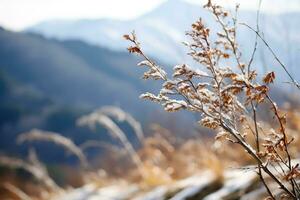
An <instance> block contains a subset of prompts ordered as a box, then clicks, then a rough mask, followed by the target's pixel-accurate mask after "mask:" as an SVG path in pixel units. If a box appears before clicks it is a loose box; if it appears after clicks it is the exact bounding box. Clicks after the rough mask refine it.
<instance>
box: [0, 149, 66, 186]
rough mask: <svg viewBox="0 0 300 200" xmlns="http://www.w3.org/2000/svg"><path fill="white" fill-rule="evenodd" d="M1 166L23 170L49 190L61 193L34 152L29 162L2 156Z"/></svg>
mask: <svg viewBox="0 0 300 200" xmlns="http://www.w3.org/2000/svg"><path fill="white" fill-rule="evenodd" d="M0 165H3V166H6V167H9V168H13V169H23V170H25V171H27V172H29V173H30V174H32V175H33V177H35V178H36V179H37V180H38V181H40V182H41V183H43V185H44V186H46V188H47V189H48V190H50V191H56V192H57V191H61V188H60V187H59V186H58V185H57V184H56V183H55V182H54V181H53V179H52V178H51V177H50V176H49V174H48V171H47V168H46V167H45V166H44V165H43V164H42V163H41V162H40V161H39V160H38V158H37V156H36V154H35V152H34V151H31V152H30V155H29V161H24V160H22V159H19V158H13V157H8V156H4V155H1V156H0Z"/></svg>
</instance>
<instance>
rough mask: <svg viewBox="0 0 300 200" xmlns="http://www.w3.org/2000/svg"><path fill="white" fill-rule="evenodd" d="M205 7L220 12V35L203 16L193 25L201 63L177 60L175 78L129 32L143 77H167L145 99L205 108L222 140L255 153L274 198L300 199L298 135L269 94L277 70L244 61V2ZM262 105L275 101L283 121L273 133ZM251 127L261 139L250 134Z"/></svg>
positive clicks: (169, 107)
mask: <svg viewBox="0 0 300 200" xmlns="http://www.w3.org/2000/svg"><path fill="white" fill-rule="evenodd" d="M204 7H205V8H206V9H208V10H209V11H210V12H211V13H212V14H213V15H214V17H215V19H216V22H217V24H218V25H219V27H220V31H219V32H218V33H216V38H217V39H216V40H214V41H212V40H211V38H212V37H211V31H210V29H209V28H208V27H206V26H205V23H204V22H203V20H202V19H199V20H198V21H196V22H195V23H194V24H192V30H191V31H189V32H187V33H186V34H187V35H188V36H189V37H190V39H191V40H190V42H185V43H184V44H185V46H187V48H188V49H189V53H188V54H189V55H190V56H191V57H192V58H193V60H195V61H196V62H197V63H198V64H199V66H189V65H187V64H180V65H176V66H175V67H174V72H173V75H172V77H170V76H168V75H167V73H166V72H165V71H164V70H163V68H161V67H160V66H159V65H157V64H156V63H155V62H154V61H152V60H151V59H150V58H149V57H147V56H146V55H145V54H144V52H143V51H142V49H141V46H140V43H139V42H138V41H137V37H136V35H135V33H134V32H132V34H130V35H124V38H125V39H126V40H128V41H130V42H131V43H132V46H130V47H129V48H128V50H129V52H130V53H135V54H138V55H139V56H141V57H142V58H143V59H144V61H142V62H141V63H139V64H138V66H143V67H146V68H147V69H148V71H146V72H145V73H144V76H143V78H144V79H154V80H161V81H163V84H162V88H161V90H160V92H159V93H158V94H152V93H149V92H147V93H145V94H142V95H141V98H143V99H148V100H151V101H154V102H157V103H159V104H161V105H162V106H163V107H164V109H165V110H166V111H168V112H174V111H179V110H182V109H185V110H188V111H191V112H197V113H200V114H201V117H200V120H199V123H200V124H201V125H203V126H205V127H208V128H211V129H214V130H217V131H218V134H217V137H216V138H217V139H220V138H225V139H227V140H228V141H230V142H233V143H235V144H239V145H241V146H242V147H243V148H244V149H245V151H246V152H247V153H248V154H249V155H250V156H251V157H252V158H253V160H254V161H255V163H256V164H257V173H258V175H259V177H260V178H261V181H262V183H263V184H264V186H265V188H266V189H267V191H268V194H269V196H270V197H269V198H271V199H275V198H277V196H276V195H277V194H280V195H286V196H288V197H289V198H291V199H299V198H300V188H299V184H298V183H299V182H298V183H297V180H299V167H298V166H299V165H298V164H293V163H292V158H291V154H290V152H289V145H290V144H291V142H292V139H289V138H288V135H287V132H286V118H285V115H284V114H282V113H281V112H280V111H279V109H278V107H277V105H276V103H275V102H274V101H273V100H272V99H271V97H270V94H269V90H270V87H269V85H270V84H272V83H273V82H274V80H275V73H274V72H270V73H268V74H266V75H265V76H264V78H263V80H261V81H259V80H258V77H257V73H256V71H255V70H253V69H252V68H251V62H252V61H251V62H249V63H248V64H247V63H244V62H242V59H241V52H240V50H239V46H238V43H237V39H236V32H237V14H236V13H237V10H238V6H237V8H236V12H235V13H233V14H231V13H229V12H226V11H224V9H223V8H222V7H221V6H219V5H216V4H213V3H212V2H211V1H208V3H207V4H206V5H205V6H204ZM254 53H255V52H254ZM252 59H253V58H251V60H252ZM224 63H232V64H230V66H227V65H225V64H224ZM261 104H269V107H270V106H271V110H270V112H272V113H273V115H274V118H275V119H276V120H277V122H276V123H277V126H278V127H277V128H276V129H275V128H274V130H273V129H272V130H269V131H268V133H265V131H263V130H261V127H260V124H259V122H258V118H257V112H258V110H259V109H262V107H261ZM247 130H248V131H247ZM249 130H250V132H251V133H252V138H254V141H255V142H254V143H255V144H252V142H251V136H249V134H247V132H249ZM269 180H271V181H273V183H274V184H277V186H279V187H278V188H279V192H278V190H277V189H273V188H272V189H270V186H269V185H270V182H269Z"/></svg>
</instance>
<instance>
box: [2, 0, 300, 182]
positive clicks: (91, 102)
mask: <svg viewBox="0 0 300 200" xmlns="http://www.w3.org/2000/svg"><path fill="white" fill-rule="evenodd" d="M204 2H205V1H196V0H189V1H185V0H167V1H164V0H151V1H148V0H127V1H123V0H110V1H106V0H26V1H24V0H0V137H1V138H0V152H1V154H5V155H10V156H14V157H19V158H25V157H26V156H27V154H28V150H29V149H30V147H32V146H33V147H34V148H35V149H38V156H39V158H40V159H41V160H42V161H43V162H44V163H47V166H48V167H49V169H50V170H51V171H52V173H53V176H55V177H56V179H57V180H58V182H59V183H60V184H62V185H63V184H64V183H65V182H66V180H65V179H64V178H61V177H62V174H63V172H65V171H68V170H69V171H70V170H71V169H72V170H76V168H77V166H78V161H77V159H76V158H74V157H72V156H70V155H69V154H68V153H62V152H63V151H62V149H61V148H59V147H58V148H57V147H55V145H54V144H45V143H38V142H37V143H34V144H22V145H20V144H17V143H16V138H17V136H18V134H20V133H22V132H26V131H29V130H31V129H33V128H39V129H42V130H47V131H53V132H57V133H60V134H62V135H63V136H66V137H68V138H70V139H72V141H74V143H75V144H81V143H83V142H84V141H86V140H98V141H104V142H107V143H110V144H115V145H118V143H117V142H115V140H114V139H112V138H111V137H110V136H109V135H108V134H105V132H106V130H105V129H103V128H99V129H97V130H96V132H97V133H96V134H94V133H93V134H92V133H91V131H90V130H89V129H88V128H84V127H78V126H77V125H76V120H77V119H78V118H79V117H80V116H82V115H84V114H87V113H89V112H91V111H93V110H95V109H97V108H99V107H101V106H105V105H113V106H118V107H120V108H122V109H123V110H125V111H126V112H128V113H130V114H131V115H132V116H134V117H135V118H136V119H137V120H138V121H139V122H140V123H141V124H142V127H143V129H144V132H145V134H150V133H151V130H152V129H151V127H152V124H159V125H161V126H162V127H164V128H166V129H168V130H169V132H170V133H172V134H173V135H174V136H178V137H180V138H192V137H197V136H199V135H202V136H207V137H209V135H210V132H209V131H208V130H206V129H200V128H198V125H197V123H196V122H197V115H195V114H188V113H185V112H180V113H179V114H178V113H176V114H168V113H165V112H164V111H163V108H161V107H160V106H157V105H154V104H153V103H151V102H146V101H142V100H140V99H139V95H140V94H141V93H143V92H146V91H154V92H155V91H157V90H158V89H159V87H158V86H159V83H153V82H145V81H143V80H141V79H140V76H141V75H142V73H143V72H142V70H141V69H139V68H136V63H138V62H139V58H137V57H135V56H133V55H129V54H128V53H127V50H126V47H127V46H128V43H127V42H126V41H125V40H124V39H123V37H122V36H123V35H124V34H127V33H130V32H131V31H132V30H135V32H136V34H137V35H138V38H139V40H140V42H141V44H142V47H143V49H144V51H145V52H146V53H147V54H148V55H150V57H152V58H154V59H155V60H157V62H158V63H159V64H160V65H162V66H164V67H165V69H166V70H167V71H171V69H172V68H173V66H174V65H175V64H181V63H190V64H191V65H193V66H195V67H197V66H196V64H195V63H194V62H193V61H191V60H190V58H189V57H188V56H186V53H187V51H186V49H185V47H184V45H182V42H183V41H186V40H187V37H186V35H185V31H188V30H189V29H190V25H191V24H192V23H193V22H194V21H195V20H197V19H199V18H200V17H201V18H203V19H205V20H204V21H205V23H206V24H207V25H208V26H210V27H211V29H213V30H214V27H215V26H216V25H215V21H214V19H213V18H212V17H211V16H210V14H209V13H208V12H207V11H205V10H204V9H203V8H202V5H203V3H204ZM219 2H220V3H221V4H222V5H224V6H225V7H226V8H227V9H229V10H234V8H235V4H236V3H239V4H240V11H239V14H238V18H239V21H240V22H241V23H242V22H244V23H247V24H249V25H250V26H253V27H255V26H256V14H257V10H258V8H259V1H254V0H253V1H246V0H240V1H231V0H223V1H222V0H220V1H219ZM259 25H260V28H261V31H262V32H263V36H264V38H265V39H266V41H268V43H269V44H270V46H271V47H272V48H273V49H274V50H275V52H276V54H277V55H278V56H279V57H280V59H281V60H282V61H283V62H284V63H286V65H287V66H288V69H289V71H290V72H291V73H292V74H293V76H294V77H296V79H297V80H299V77H300V68H299V63H300V34H299V32H300V26H299V25H300V1H299V0H263V1H261V7H260V18H259ZM216 29H217V28H216ZM238 30H239V33H238V40H239V43H240V46H241V49H242V50H243V58H244V59H246V60H247V59H249V58H250V56H251V53H252V49H253V46H254V42H255V35H254V34H253V32H251V31H249V29H247V28H246V27H244V26H242V25H241V26H239V28H238ZM254 65H255V67H256V68H257V70H258V71H259V72H267V71H275V72H277V80H276V83H277V84H276V85H275V86H274V89H273V92H272V93H273V96H274V98H275V99H276V101H277V102H278V103H279V104H280V105H282V106H284V105H285V106H286V105H287V104H289V105H290V106H291V105H292V106H295V107H296V105H298V103H299V96H298V95H297V93H295V90H294V89H293V87H290V84H288V83H286V81H288V78H287V77H286V75H285V74H284V73H283V71H282V69H281V68H280V67H279V66H278V64H277V63H276V62H275V61H274V58H273V57H272V55H271V54H270V52H269V51H268V50H267V49H266V48H265V47H264V45H263V44H262V43H261V42H259V44H258V50H257V56H256V57H255V62H254ZM119 125H120V127H122V128H123V129H124V130H125V131H124V132H125V133H126V134H127V137H128V138H129V140H130V141H131V142H132V144H133V146H134V147H136V148H139V145H140V144H139V142H138V139H137V138H136V136H135V135H134V133H133V130H132V129H131V128H130V127H129V126H128V125H126V124H125V123H119ZM152 128H153V127H152ZM98 133H99V134H98ZM88 158H89V159H90V160H91V161H93V162H95V163H96V164H98V165H101V161H100V160H101V159H100V158H101V150H99V149H98V150H95V149H94V150H91V151H90V152H89V153H88ZM58 166H63V167H62V168H63V169H64V170H58ZM73 168H75V169H73ZM66 169H67V170H66ZM1 170H2V173H1ZM1 170H0V178H3V180H4V179H9V178H11V177H12V176H17V175H16V174H15V173H14V172H10V173H8V174H9V175H7V171H6V170H5V169H2V168H1ZM61 171H63V172H61ZM8 176H9V178H8ZM66 176H67V175H66ZM78 182H79V183H77V182H76V180H73V183H74V185H76V184H77V185H80V183H81V182H80V181H78Z"/></svg>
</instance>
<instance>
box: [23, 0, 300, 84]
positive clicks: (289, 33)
mask: <svg viewBox="0 0 300 200" xmlns="http://www.w3.org/2000/svg"><path fill="white" fill-rule="evenodd" d="M199 17H201V18H203V19H204V21H205V22H206V24H207V25H208V26H209V27H211V28H212V30H213V32H216V31H217V30H218V27H217V25H216V23H215V20H214V18H213V17H212V16H211V15H210V14H209V13H208V12H207V11H206V10H205V9H203V8H202V7H201V6H198V5H193V4H190V3H188V2H185V1H183V0H169V1H166V2H165V3H163V4H162V5H160V6H158V7H157V8H156V9H154V10H153V11H151V12H149V13H147V14H145V15H143V16H141V17H139V18H137V19H134V20H129V21H118V20H112V19H100V20H75V21H72V20H69V21H66V20H56V21H47V22H42V23H40V24H37V25H35V26H33V27H29V28H28V29H26V30H25V31H26V32H32V33H40V34H42V35H44V36H46V37H48V38H57V39H60V40H69V39H80V40H83V41H86V42H88V43H90V44H95V45H100V46H104V47H107V48H110V49H114V50H125V48H126V46H127V45H128V44H127V43H126V42H125V41H124V40H123V39H122V35H123V34H125V33H129V32H131V31H132V30H135V31H136V32H137V34H138V37H139V39H140V41H141V43H142V46H143V48H144V50H145V51H146V52H147V53H149V54H150V55H153V56H154V57H156V58H158V59H160V60H162V61H165V62H166V63H172V64H174V63H177V62H186V61H188V58H187V57H186V56H185V55H186V54H185V48H184V47H183V45H181V42H182V41H186V40H187V38H186V36H185V31H187V30H189V29H190V24H191V23H193V22H194V21H195V20H197V19H198V18H199ZM238 18H239V21H240V22H245V23H247V24H249V25H250V26H252V27H255V26H256V12H250V11H243V10H241V11H240V12H239V14H238ZM299 23H300V13H296V12H295V13H281V14H266V13H261V16H260V26H261V31H263V33H264V37H265V39H266V40H267V41H268V42H269V43H270V46H271V47H272V48H273V49H274V50H275V52H276V53H277V54H278V55H279V57H280V59H281V60H282V61H283V62H285V63H286V64H287V65H288V66H289V70H290V71H291V72H292V73H294V74H295V76H300V70H299V69H298V67H297V66H296V64H297V63H299V61H300V59H299V53H300V49H299V46H300V37H299V34H298V33H299V31H300V27H299ZM238 39H239V42H240V44H241V49H242V51H243V52H244V59H245V60H248V59H249V58H250V55H251V53H252V49H253V45H254V41H255V35H254V33H253V32H251V31H250V30H249V29H247V28H246V27H244V26H242V25H241V26H239V34H238ZM256 58H257V59H256V64H257V65H259V69H260V70H261V71H262V72H264V71H266V70H277V71H278V74H279V75H280V76H283V75H284V73H282V70H281V69H280V68H279V67H278V65H277V63H275V62H274V59H273V57H272V56H271V54H270V53H269V52H268V51H267V50H266V49H265V48H264V46H263V45H262V44H261V43H260V44H259V50H258V53H257V56H256ZM281 74H282V75H281ZM283 79H284V78H283Z"/></svg>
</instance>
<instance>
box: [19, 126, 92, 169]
mask: <svg viewBox="0 0 300 200" xmlns="http://www.w3.org/2000/svg"><path fill="white" fill-rule="evenodd" d="M32 141H45V142H53V143H55V144H57V145H60V146H62V147H64V148H65V149H66V150H67V151H69V152H72V153H73V154H74V155H75V156H76V157H77V158H78V159H79V161H80V163H81V166H82V167H84V168H86V167H87V166H88V162H87V159H86V157H85V155H84V153H83V152H82V151H81V149H80V148H79V147H78V146H77V145H76V144H75V143H74V142H73V141H72V140H70V139H69V138H66V137H64V136H62V135H60V134H58V133H54V132H49V131H43V130H39V129H33V130H31V131H29V132H25V133H22V134H20V135H19V136H18V138H17V143H19V144H22V143H24V142H32Z"/></svg>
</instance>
